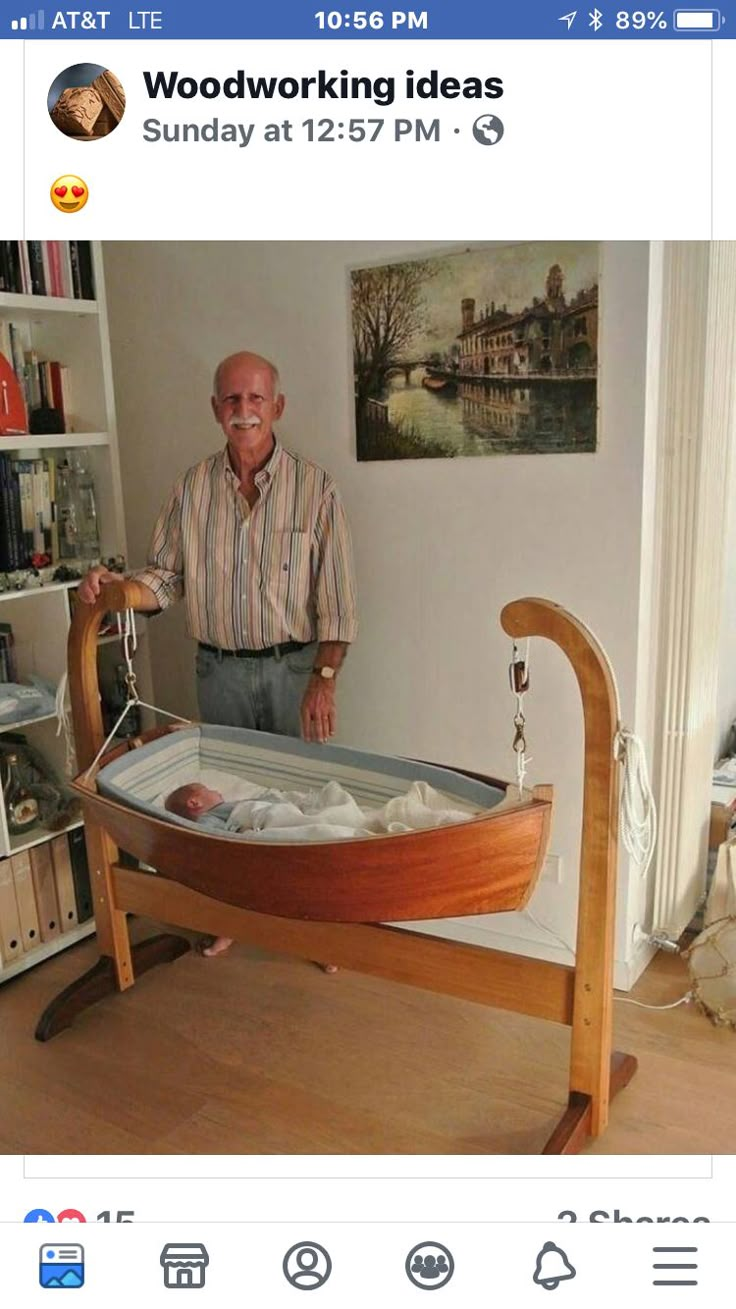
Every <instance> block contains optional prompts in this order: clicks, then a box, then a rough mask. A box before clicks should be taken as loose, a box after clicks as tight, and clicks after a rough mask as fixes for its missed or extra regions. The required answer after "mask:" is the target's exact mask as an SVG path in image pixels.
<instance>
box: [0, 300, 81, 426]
mask: <svg viewBox="0 0 736 1309" xmlns="http://www.w3.org/2000/svg"><path fill="white" fill-rule="evenodd" d="M0 355H3V356H4V358H5V359H7V361H8V363H9V364H10V367H11V368H12V370H13V372H14V374H15V376H16V378H17V379H18V385H19V386H20V389H21V394H22V397H23V404H24V406H25V411H26V421H25V423H24V424H23V431H22V432H20V431H15V433H14V434H15V435H23V434H24V433H25V432H27V431H28V429H29V425H30V427H31V430H32V431H33V428H34V426H35V424H34V422H33V419H32V417H31V416H32V414H33V413H34V411H35V410H39V409H45V410H51V409H53V410H54V411H55V413H54V415H53V417H52V421H51V422H50V423H49V417H50V416H49V415H48V414H47V415H46V416H45V419H46V426H45V427H44V429H43V431H45V432H52V433H54V434H60V433H63V432H73V431H74V410H73V406H72V388H71V373H70V370H69V368H68V367H67V365H66V364H62V363H60V362H59V360H58V359H42V358H41V357H40V356H39V354H38V352H37V351H36V350H27V349H26V348H25V347H24V344H23V338H22V334H21V331H20V329H19V328H18V326H17V324H15V323H11V322H8V321H7V320H6V319H2V320H0ZM19 426H20V425H19ZM2 430H3V429H2V425H0V433H2ZM5 431H6V432H7V431H8V428H5ZM37 434H41V435H42V434H43V432H40V433H37Z"/></svg>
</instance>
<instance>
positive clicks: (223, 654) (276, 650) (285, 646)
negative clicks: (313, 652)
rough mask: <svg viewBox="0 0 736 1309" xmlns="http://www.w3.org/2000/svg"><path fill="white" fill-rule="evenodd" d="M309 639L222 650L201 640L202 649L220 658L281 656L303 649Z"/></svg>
mask: <svg viewBox="0 0 736 1309" xmlns="http://www.w3.org/2000/svg"><path fill="white" fill-rule="evenodd" d="M309 644H310V642H309V641H282V642H281V645H267V646H264V647H263V649H262V650H221V649H220V647H219V646H217V645H207V643H206V641H199V642H198V645H199V648H200V650H206V651H207V652H208V654H214V655H217V656H218V658H219V659H271V658H273V657H274V656H278V658H281V655H286V654H293V653H294V651H295V650H303V649H304V647H305V645H309Z"/></svg>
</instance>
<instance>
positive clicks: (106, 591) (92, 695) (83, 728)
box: [67, 577, 144, 771]
mask: <svg viewBox="0 0 736 1309" xmlns="http://www.w3.org/2000/svg"><path fill="white" fill-rule="evenodd" d="M143 596H144V592H143V588H142V587H141V586H140V585H139V584H138V582H134V581H127V580H126V579H124V578H122V577H121V579H120V581H119V582H108V583H107V585H105V586H103V587H102V594H101V595H100V597H99V599H98V601H97V603H96V604H94V605H85V604H82V603H81V602H78V603H77V605H76V608H75V610H74V616H73V618H72V624H71V627H70V629H69V640H68V643H67V667H68V669H69V697H70V699H71V704H72V722H73V724H74V743H75V746H76V753H77V765H78V767H79V769H80V771H83V770H84V769H85V768H89V766H90V764H91V763H92V760H93V759H94V757H95V755H96V754H97V751H98V750H99V748H100V746H101V745H102V742H103V741H104V739H105V733H104V731H103V727H102V709H101V708H100V683H99V678H98V676H97V637H98V634H99V631H100V627H101V625H102V620H103V618H104V616H105V614H107V613H121V612H123V611H124V610H126V609H140V608H143V607H144V606H143Z"/></svg>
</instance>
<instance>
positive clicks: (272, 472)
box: [219, 435, 283, 491]
mask: <svg viewBox="0 0 736 1309" xmlns="http://www.w3.org/2000/svg"><path fill="white" fill-rule="evenodd" d="M282 454H283V446H282V444H281V442H280V441H279V439H278V437H277V436H275V435H274V446H273V451H272V454H271V458H270V459H269V461H268V463H267V464H264V466H263V468H261V469H260V470H259V471H258V472H257V473H256V475H255V479H254V480H255V484H256V486H257V487H258V488H259V490H261V491H265V490H266V489H267V488H268V487H269V486H270V485H271V482H272V481H273V479H274V477H275V476H276V470H277V469H278V466H279V464H280V462H281V456H282ZM219 458H220V466H221V468H222V469H224V473H225V477H227V478H229V480H230V481H231V482H235V483H236V484H237V482H238V479H237V477H236V475H235V473H234V472H233V470H232V466H231V464H230V460H229V458H228V452H227V444H226V445H225V447H224V449H223V450H221V452H220V456H219Z"/></svg>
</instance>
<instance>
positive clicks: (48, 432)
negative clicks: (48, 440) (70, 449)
mask: <svg viewBox="0 0 736 1309" xmlns="http://www.w3.org/2000/svg"><path fill="white" fill-rule="evenodd" d="M28 430H29V431H30V433H31V436H63V435H64V415H63V414H62V413H61V411H60V410H59V409H53V408H51V406H49V405H39V407H38V409H32V410H31V413H30V417H29V420H28Z"/></svg>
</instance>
